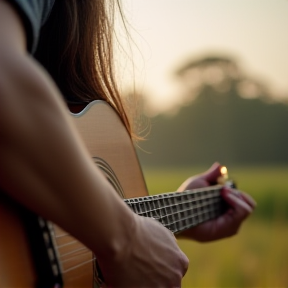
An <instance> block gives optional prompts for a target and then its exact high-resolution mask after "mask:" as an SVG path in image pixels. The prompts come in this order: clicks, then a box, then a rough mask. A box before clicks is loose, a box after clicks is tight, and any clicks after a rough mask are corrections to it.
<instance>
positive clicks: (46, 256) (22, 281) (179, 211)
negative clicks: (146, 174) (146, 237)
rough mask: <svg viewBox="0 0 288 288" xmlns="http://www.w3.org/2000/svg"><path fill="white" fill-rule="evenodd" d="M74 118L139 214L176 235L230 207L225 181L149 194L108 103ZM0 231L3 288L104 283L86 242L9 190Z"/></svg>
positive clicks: (1, 202) (87, 287) (1, 205)
mask: <svg viewBox="0 0 288 288" xmlns="http://www.w3.org/2000/svg"><path fill="white" fill-rule="evenodd" d="M72 116H73V120H74V122H75V125H76V128H77V129H78V131H79V133H80V136H81V137H82V139H83V141H84V143H85V145H86V147H87V149H88V151H89V153H90V155H91V159H92V160H93V161H94V163H95V165H97V166H98V167H99V168H100V170H101V171H102V172H103V173H104V175H105V176H106V178H107V179H108V181H109V182H110V183H111V185H112V186H113V187H114V189H115V191H116V192H115V193H118V194H119V196H120V197H122V198H125V200H123V201H125V203H126V204H127V205H128V206H129V207H130V208H131V209H132V210H133V211H134V212H135V213H137V214H138V215H141V216H145V217H153V218H154V219H156V220H158V221H159V222H160V223H161V224H162V225H163V226H164V227H166V228H167V229H169V230H170V231H171V232H173V233H175V234H176V233H180V232H181V231H184V230H186V229H189V228H191V227H193V226H196V225H198V224H200V223H202V222H204V221H208V220H210V219H213V218H215V217H218V216H219V215H221V214H222V213H224V211H225V209H227V205H226V203H225V201H224V200H223V199H222V197H221V189H222V187H223V186H222V185H215V186H211V187H206V188H200V189H195V190H191V191H184V192H182V193H177V192H175V193H164V194H158V195H153V196H148V192H147V189H146V185H145V181H144V178H143V174H142V171H141V168H140V165H139V162H138V158H137V155H136V152H135V149H134V146H133V143H132V141H131V139H130V136H129V134H128V132H127V130H126V128H125V126H124V125H123V123H122V122H121V120H120V118H119V117H118V115H117V113H115V111H114V110H113V109H112V108H111V107H110V106H109V105H108V104H107V103H106V102H103V101H94V102H91V103H90V104H89V105H88V106H86V107H85V109H84V110H83V111H81V112H80V113H78V114H72ZM55 165H57V159H55ZM79 193H81V191H79ZM98 217H99V216H98ZM103 221H105V219H103ZM82 225H85V223H82ZM107 225H108V223H107ZM88 229H90V227H87V230H88ZM0 231H1V232H0V233H1V235H0V288H18V287H19V288H20V287H31V288H32V287H41V288H46V287H47V288H52V287H54V288H60V287H65V288H79V287H81V288H96V287H99V286H101V285H99V281H98V280H99V279H98V274H97V273H98V272H99V270H98V269H96V265H97V264H96V261H95V256H94V254H93V253H92V252H91V251H90V250H89V249H88V248H86V247H85V245H83V244H82V243H81V242H79V241H78V240H77V239H75V238H74V237H72V236H71V235H69V234H68V233H67V232H66V231H64V230H62V229H61V228H59V227H58V226H57V225H55V224H53V223H50V222H48V221H46V220H44V219H42V218H41V217H39V216H37V215H35V214H33V213H32V212H30V211H28V210H25V209H24V208H23V207H21V206H20V205H18V204H16V203H14V202H13V201H12V200H10V199H9V198H8V197H7V196H5V194H4V193H0ZM91 233H94V231H91ZM100 278H101V277H100ZM56 283H57V284H58V283H59V284H60V285H56ZM102 286H103V285H102Z"/></svg>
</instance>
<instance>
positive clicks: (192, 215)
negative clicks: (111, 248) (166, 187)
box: [124, 185, 225, 233]
mask: <svg viewBox="0 0 288 288" xmlns="http://www.w3.org/2000/svg"><path fill="white" fill-rule="evenodd" d="M221 189H222V186H220V185H217V186H213V187H209V188H201V189H195V190H190V191H189V190H187V191H184V192H181V193H178V192H174V193H164V194H158V195H154V196H146V197H139V198H131V199H124V201H125V202H126V204H127V205H128V206H129V207H130V208H131V209H132V210H133V211H134V212H135V213H137V214H138V215H141V216H145V217H151V218H155V219H156V220H158V221H159V222H160V223H161V224H163V225H164V226H165V227H166V228H168V229H169V230H171V231H172V232H173V233H178V232H180V231H183V230H185V229H188V228H190V227H193V226H196V225H198V224H200V223H202V222H204V221H207V220H210V219H212V218H215V217H217V216H219V215H220V214H221V213H223V210H224V208H225V202H224V200H223V199H222V198H221V196H220V191H221Z"/></svg>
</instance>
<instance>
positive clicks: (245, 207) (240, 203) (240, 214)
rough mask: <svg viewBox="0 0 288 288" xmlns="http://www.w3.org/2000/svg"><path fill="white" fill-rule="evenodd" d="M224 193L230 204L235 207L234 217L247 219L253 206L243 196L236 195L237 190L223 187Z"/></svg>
mask: <svg viewBox="0 0 288 288" xmlns="http://www.w3.org/2000/svg"><path fill="white" fill-rule="evenodd" d="M237 192H238V191H237ZM222 195H223V197H224V199H225V200H226V201H227V202H228V204H229V205H230V206H231V207H232V208H233V212H234V213H233V214H234V217H236V218H238V219H245V218H246V217H248V216H249V215H250V214H251V213H252V212H253V208H252V207H251V206H250V205H249V204H248V203H246V202H245V201H244V200H243V199H242V198H241V197H239V196H237V195H235V191H233V190H231V189H227V188H225V189H223V194H222Z"/></svg>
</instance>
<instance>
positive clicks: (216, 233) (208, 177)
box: [178, 163, 256, 242]
mask: <svg viewBox="0 0 288 288" xmlns="http://www.w3.org/2000/svg"><path fill="white" fill-rule="evenodd" d="M220 169H221V166H220V164H219V163H214V164H213V165H212V166H211V168H210V169H209V170H208V171H206V172H204V173H203V174H199V175H196V176H193V177H191V178H189V179H187V180H186V181H185V182H184V183H183V184H182V185H181V186H180V187H179V188H178V191H179V192H182V191H185V190H189V189H196V188H201V187H207V186H211V185H212V184H215V183H217V178H218V177H220V176H221V172H220ZM221 194H222V196H223V198H224V199H225V201H226V202H227V203H228V204H229V206H230V208H229V209H228V210H227V211H226V213H225V214H223V215H221V216H219V217H217V218H216V219H213V220H210V221H207V222H205V223H203V224H200V225H199V226H196V227H193V228H191V229H189V230H187V231H185V232H183V233H181V234H180V235H179V236H180V237H181V236H182V237H188V238H190V239H194V240H197V241H200V242H208V241H213V240H218V239H222V238H226V237H230V236H233V235H235V234H237V232H238V230H239V228H240V226H241V224H242V222H243V221H244V220H245V219H246V218H247V217H248V216H249V215H250V214H251V213H252V212H253V210H254V208H255V206H256V202H255V201H254V199H253V198H252V197H251V196H249V195H248V194H246V193H244V192H240V191H238V190H236V189H231V188H228V187H224V188H223V189H222V191H221Z"/></svg>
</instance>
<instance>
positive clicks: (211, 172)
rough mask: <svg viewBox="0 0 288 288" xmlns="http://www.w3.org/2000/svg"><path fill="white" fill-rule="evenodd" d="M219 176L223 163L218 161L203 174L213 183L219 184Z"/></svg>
mask: <svg viewBox="0 0 288 288" xmlns="http://www.w3.org/2000/svg"><path fill="white" fill-rule="evenodd" d="M219 176H221V165H220V164H219V163H218V162H215V163H214V164H213V165H212V166H211V167H210V168H209V169H208V170H207V171H206V172H204V173H203V174H202V177H203V178H204V179H205V180H206V181H207V182H208V183H209V184H211V185H214V184H217V178H218V177H219Z"/></svg>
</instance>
